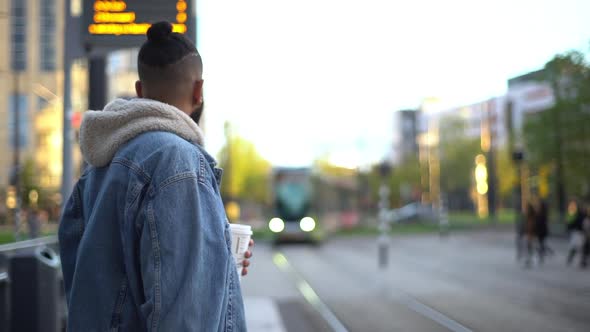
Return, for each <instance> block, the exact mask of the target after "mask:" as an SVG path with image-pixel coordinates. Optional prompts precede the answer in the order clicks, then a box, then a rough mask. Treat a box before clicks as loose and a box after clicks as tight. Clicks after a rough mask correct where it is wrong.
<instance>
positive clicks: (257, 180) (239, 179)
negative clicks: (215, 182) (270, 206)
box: [218, 135, 271, 204]
mask: <svg viewBox="0 0 590 332" xmlns="http://www.w3.org/2000/svg"><path fill="white" fill-rule="evenodd" d="M218 160H219V163H220V166H221V167H222V168H223V169H224V175H223V181H222V182H221V193H222V195H223V196H224V197H227V198H232V199H237V200H246V201H251V202H258V203H263V204H266V203H268V200H269V188H270V187H269V186H270V185H269V183H268V181H269V176H270V171H271V165H270V163H269V162H268V161H267V160H265V159H264V158H262V156H261V155H260V154H259V153H258V151H256V147H255V146H254V144H252V142H249V141H247V140H245V139H244V138H242V137H239V136H236V135H228V141H227V142H226V145H225V146H224V147H223V148H222V150H221V151H220V152H219V155H218Z"/></svg>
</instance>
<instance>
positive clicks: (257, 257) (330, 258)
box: [0, 0, 590, 332]
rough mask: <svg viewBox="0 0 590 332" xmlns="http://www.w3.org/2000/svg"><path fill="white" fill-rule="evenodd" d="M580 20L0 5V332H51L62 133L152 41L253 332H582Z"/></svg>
mask: <svg viewBox="0 0 590 332" xmlns="http://www.w3.org/2000/svg"><path fill="white" fill-rule="evenodd" d="M588 13H590V1H587V0H519V1H513V0H495V1H473V0H448V1H436V0H415V1H381V0H362V1H361V0H350V1H342V0H338V1H337V0H298V1H276V0H250V1H242V0H223V1H219V0H198V1H196V0H0V52H4V53H3V54H2V56H1V57H0V147H1V149H0V151H2V153H0V331H12V332H23V331H24V332H28V331H31V332H37V331H43V332H53V331H63V330H65V328H66V326H65V318H66V316H67V310H66V309H65V299H64V294H63V280H62V278H63V277H62V275H61V269H60V261H59V252H57V250H58V244H57V238H56V234H57V229H58V226H59V220H60V214H61V210H62V207H63V204H64V202H65V201H66V200H67V199H68V197H70V194H71V191H72V188H73V186H74V184H75V183H76V181H77V179H78V178H79V177H80V176H81V174H82V173H83V172H84V171H87V170H88V167H89V165H88V164H87V163H86V162H85V161H84V160H83V157H82V154H81V151H80V145H79V139H80V126H81V124H82V122H83V121H84V114H85V112H86V111H87V110H89V109H90V110H101V109H103V108H104V107H105V105H106V104H107V103H109V102H110V101H112V100H114V99H115V98H127V99H129V98H135V97H136V92H135V82H136V80H137V79H138V75H137V67H138V63H137V62H138V60H137V56H138V48H139V47H140V46H141V45H142V43H143V42H144V41H145V33H146V31H147V29H148V28H149V27H150V24H151V23H153V22H156V21H162V20H166V21H169V22H171V23H172V24H173V29H174V31H175V32H178V33H182V34H184V35H185V36H187V37H188V38H189V39H190V40H192V41H193V42H194V43H195V44H196V46H197V48H198V50H199V52H200V54H201V56H202V59H203V64H204V67H203V71H204V72H203V75H204V96H205V97H204V100H205V102H204V105H205V106H204V113H203V117H201V120H200V122H199V126H200V127H201V128H202V129H203V132H204V136H205V143H204V148H205V149H206V150H207V151H208V152H209V153H210V154H211V155H212V156H214V157H215V159H216V160H217V162H218V166H219V167H220V168H223V170H224V172H223V181H222V182H221V188H220V191H221V195H222V198H223V203H224V205H225V211H226V215H227V218H228V220H229V221H230V222H232V223H241V224H246V225H250V226H252V229H253V230H254V236H253V237H254V239H255V240H256V247H255V248H254V258H253V259H252V268H251V269H250V274H249V275H248V276H247V277H246V278H244V279H243V282H242V285H243V291H244V295H245V300H246V310H247V312H248V320H249V326H250V330H251V331H253V332H259V331H260V332H266V331H268V332H275V331H276V332H294V331H296V332H306V331H310V332H311V331H314V332H315V331H336V332H342V331H359V332H373V331H412V332H413V331H416V332H429V331H447V330H448V331H454V332H457V331H461V332H463V331H531V332H537V331H540V332H544V331H559V332H562V331H576V332H577V331H580V332H582V331H589V330H590V272H589V270H588V268H587V265H588V259H590V171H589V168H588V165H590V129H589V128H590V127H589V124H590V60H589V59H590V57H589V51H590V48H589V47H590V46H589V45H590V44H589V42H590V25H589V24H588ZM113 241H116V239H113ZM96 286H97V285H88V287H96Z"/></svg>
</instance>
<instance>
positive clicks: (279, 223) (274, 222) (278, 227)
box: [268, 218, 285, 233]
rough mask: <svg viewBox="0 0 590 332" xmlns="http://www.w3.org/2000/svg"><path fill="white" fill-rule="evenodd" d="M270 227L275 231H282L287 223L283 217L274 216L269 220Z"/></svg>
mask: <svg viewBox="0 0 590 332" xmlns="http://www.w3.org/2000/svg"><path fill="white" fill-rule="evenodd" d="M268 228H270V230H271V232H273V233H280V232H282V231H283V230H284V229H285V223H284V222H283V220H282V219H281V218H272V219H271V220H270V221H269V222H268Z"/></svg>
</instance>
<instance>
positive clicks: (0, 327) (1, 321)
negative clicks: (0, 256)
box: [0, 272, 10, 331]
mask: <svg viewBox="0 0 590 332" xmlns="http://www.w3.org/2000/svg"><path fill="white" fill-rule="evenodd" d="M9 282H10V280H9V279H8V273H6V272H2V273H0V331H10V325H9V324H10V283H9Z"/></svg>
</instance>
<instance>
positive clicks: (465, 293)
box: [242, 229, 590, 332]
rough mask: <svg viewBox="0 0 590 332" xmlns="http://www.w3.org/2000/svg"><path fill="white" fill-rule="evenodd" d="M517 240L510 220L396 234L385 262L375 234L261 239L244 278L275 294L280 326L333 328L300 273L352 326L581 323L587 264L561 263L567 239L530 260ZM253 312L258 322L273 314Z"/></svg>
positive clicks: (588, 320)
mask: <svg viewBox="0 0 590 332" xmlns="http://www.w3.org/2000/svg"><path fill="white" fill-rule="evenodd" d="M513 242H514V236H513V234H512V233H511V232H509V231H507V230H506V229H503V230H483V231H469V232H463V233H457V234H452V235H450V236H449V237H447V238H442V239H441V238H439V236H438V235H436V234H424V235H397V236H396V235H394V236H392V238H391V257H390V262H389V266H388V268H387V269H385V270H380V269H378V267H377V266H378V265H377V244H376V241H375V238H374V237H369V236H347V237H339V238H334V239H331V240H329V241H326V243H325V244H323V245H321V246H319V247H314V246H301V245H281V246H278V247H274V248H273V247H272V246H270V245H268V244H267V243H264V242H263V243H259V244H257V246H256V249H255V254H256V258H255V260H254V266H255V268H253V269H252V273H251V274H250V275H249V276H248V277H246V278H244V279H243V282H242V285H243V290H244V294H245V295H246V296H247V297H249V298H256V299H260V298H263V299H270V300H272V302H273V303H274V304H275V306H276V308H278V311H279V313H280V319H281V321H282V326H283V327H284V330H283V331H331V330H332V329H331V327H330V326H329V325H328V326H327V323H326V321H325V319H322V318H323V316H322V315H321V310H317V309H316V308H315V306H314V302H313V297H311V301H309V295H306V293H305V292H306V291H307V290H306V288H305V286H303V287H302V286H301V284H300V283H301V281H302V280H305V282H306V283H308V284H309V286H310V287H311V288H312V289H313V291H314V292H315V293H316V294H317V296H318V297H319V299H320V300H321V301H322V302H323V303H325V304H326V306H327V307H328V308H329V309H330V310H331V311H332V312H333V314H334V315H335V316H336V317H337V319H338V320H339V321H340V322H341V323H342V324H343V325H344V327H345V328H346V329H347V330H348V331H425V332H426V331H469V330H471V331H556V332H557V331H586V330H587V328H588V326H590V315H588V312H589V311H590V284H589V283H588V273H586V272H584V271H582V270H580V269H578V268H568V269H566V268H564V266H565V256H564V255H563V254H561V253H562V252H564V251H565V249H566V248H565V246H566V243H565V241H564V239H555V240H552V241H550V246H551V247H552V248H553V249H554V250H555V251H556V254H555V255H554V256H551V257H549V258H548V259H547V260H546V262H545V263H544V264H543V265H542V266H536V267H535V269H527V268H525V267H524V266H523V265H522V264H518V263H517V262H516V261H515V252H514V250H513ZM279 257H284V259H285V260H286V261H287V262H288V264H289V265H290V267H291V268H290V269H285V268H284V267H283V266H282V264H284V262H283V261H282V259H281V258H279ZM306 296H307V298H308V299H306ZM249 309H251V308H249V307H248V306H247V311H248V310H249ZM252 314H253V315H254V316H256V315H261V316H262V318H263V319H262V322H265V320H264V318H265V317H268V315H270V314H269V313H268V312H267V311H265V312H260V313H259V312H255V311H254V310H253V312H252ZM250 318H251V319H253V317H252V315H250ZM252 326H253V327H254V326H255V328H253V330H254V331H267V330H265V329H264V325H254V322H253V325H252ZM268 331H271V329H268ZM276 331H279V330H276Z"/></svg>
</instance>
